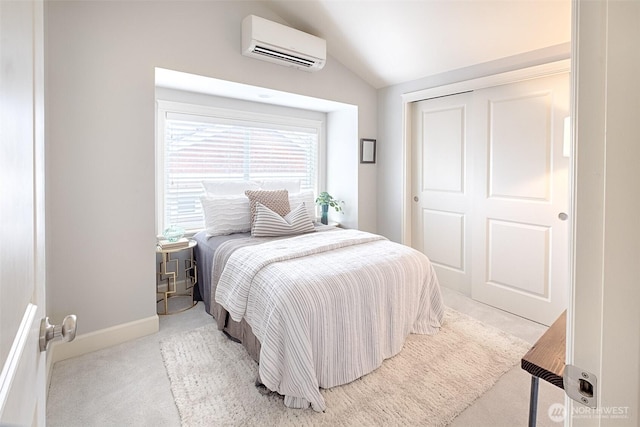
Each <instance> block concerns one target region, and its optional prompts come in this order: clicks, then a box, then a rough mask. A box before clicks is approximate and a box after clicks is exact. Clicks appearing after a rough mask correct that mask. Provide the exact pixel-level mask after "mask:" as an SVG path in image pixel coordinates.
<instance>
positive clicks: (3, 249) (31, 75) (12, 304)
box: [0, 1, 46, 426]
mask: <svg viewBox="0 0 640 427" xmlns="http://www.w3.org/2000/svg"><path fill="white" fill-rule="evenodd" d="M42 32H43V3H42V1H11V2H6V1H0V64H1V66H0V144H1V150H0V190H1V197H0V368H1V371H0V425H20V426H22V425H44V424H45V409H46V408H45V401H46V396H45V393H46V366H45V354H46V353H44V352H41V351H40V348H39V328H40V320H41V319H42V318H43V317H44V315H45V306H44V302H45V293H44V279H45V267H44V265H45V264H44V253H45V249H44V193H43V190H44V140H43V135H44V132H43V130H44V120H43V111H44V102H43V100H44V95H43V94H44V90H43V81H44V79H43V68H42V66H43V61H42V59H43V50H42V45H43V35H42V34H43V33H42Z"/></svg>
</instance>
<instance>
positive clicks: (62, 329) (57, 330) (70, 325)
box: [40, 314, 76, 351]
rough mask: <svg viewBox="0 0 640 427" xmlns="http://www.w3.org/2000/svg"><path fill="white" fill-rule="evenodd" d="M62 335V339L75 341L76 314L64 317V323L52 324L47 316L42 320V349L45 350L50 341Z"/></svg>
mask: <svg viewBox="0 0 640 427" xmlns="http://www.w3.org/2000/svg"><path fill="white" fill-rule="evenodd" d="M57 337H62V341H65V342H68V341H73V339H74V338H75V337H76V315H75V314H70V315H68V316H67V317H65V318H64V320H63V321H62V324H60V325H52V324H51V323H49V318H48V317H45V318H44V319H42V322H40V351H45V350H46V349H47V347H48V346H49V341H51V340H53V339H54V338H57Z"/></svg>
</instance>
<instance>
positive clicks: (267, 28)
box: [242, 15, 327, 71]
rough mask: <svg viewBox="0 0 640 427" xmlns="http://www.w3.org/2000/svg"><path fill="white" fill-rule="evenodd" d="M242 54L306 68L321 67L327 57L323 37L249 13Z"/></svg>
mask: <svg viewBox="0 0 640 427" xmlns="http://www.w3.org/2000/svg"><path fill="white" fill-rule="evenodd" d="M242 54H243V55H245V56H250V57H253V58H258V59H262V60H264V61H269V62H274V63H276V64H280V65H287V66H291V67H296V68H299V69H301V70H305V71H317V70H320V69H322V67H324V64H325V62H326V59H327V43H326V41H324V40H323V39H321V38H319V37H316V36H313V35H311V34H307V33H304V32H302V31H299V30H296V29H294V28H290V27H287V26H285V25H282V24H278V23H277V22H272V21H268V20H266V19H264V18H260V17H259V16H255V15H249V16H247V17H246V18H244V19H243V20H242Z"/></svg>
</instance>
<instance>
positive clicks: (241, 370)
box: [160, 309, 530, 426]
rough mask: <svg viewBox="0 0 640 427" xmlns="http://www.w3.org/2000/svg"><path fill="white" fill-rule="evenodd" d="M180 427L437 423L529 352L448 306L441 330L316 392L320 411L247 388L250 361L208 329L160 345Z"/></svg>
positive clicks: (251, 377) (253, 369)
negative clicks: (321, 405) (296, 406)
mask: <svg viewBox="0 0 640 427" xmlns="http://www.w3.org/2000/svg"><path fill="white" fill-rule="evenodd" d="M160 348H161V352H162V357H163V359H164V363H165V366H166V368H167V373H168V375H169V379H170V381H171V391H172V392H173V396H174V398H175V402H176V405H177V407H178V411H179V413H180V417H181V419H182V425H183V426H199V425H202V426H212V425H215V426H231V425H234V426H235V425H289V424H295V425H332V426H333V425H354V426H363V425H407V424H411V425H422V426H444V425H447V424H448V423H450V422H451V421H452V420H453V419H454V418H455V417H456V416H457V415H458V414H460V413H461V412H462V411H463V410H464V409H465V408H467V407H468V406H469V405H470V404H471V403H472V402H473V401H474V400H475V399H477V398H478V397H479V396H480V395H482V393H484V392H485V391H487V390H488V389H489V388H491V387H492V386H493V385H494V384H495V383H496V381H497V380H498V379H499V378H500V376H502V375H503V374H504V373H505V372H507V371H508V370H509V369H510V368H511V367H513V366H514V365H515V364H516V363H518V362H519V361H520V358H521V357H522V355H524V353H525V352H526V351H527V350H528V349H529V348H530V345H529V344H528V343H526V342H525V341H523V340H520V339H519V338H516V337H513V336H510V335H508V334H506V333H504V332H502V331H499V330H497V329H495V328H492V327H490V326H487V325H484V324H483V323H481V322H478V321H476V320H474V319H472V318H471V317H469V316H466V315H464V314H461V313H458V312H457V311H454V310H451V309H447V311H446V314H445V319H444V325H443V327H442V329H441V331H440V332H439V333H438V334H436V335H433V336H425V335H410V336H409V337H408V339H407V342H406V344H405V346H404V349H403V350H402V351H401V352H400V354H398V355H397V356H395V357H393V358H391V359H388V360H386V361H385V362H384V363H383V365H382V366H381V367H380V368H378V369H377V370H376V371H374V372H372V373H370V374H369V375H366V376H364V377H362V378H361V379H359V380H356V381H354V382H352V383H350V384H346V385H344V386H340V387H335V388H332V389H328V390H323V391H322V393H323V396H324V398H325V401H326V403H327V410H326V411H325V412H324V413H316V412H314V411H313V410H311V409H306V410H295V409H288V408H286V407H285V406H284V404H283V399H282V397H281V396H279V395H278V394H276V393H267V392H266V390H265V389H264V388H262V389H259V388H257V387H256V386H255V385H254V381H255V379H256V376H257V372H258V369H257V364H256V363H255V362H254V361H253V360H252V359H250V358H249V356H248V355H247V354H246V352H245V350H244V348H243V347H242V346H241V345H240V344H237V343H234V342H232V341H230V340H228V339H227V338H226V337H225V336H224V335H223V334H222V333H220V332H219V331H218V330H217V329H216V328H215V326H214V325H213V324H211V325H208V326H205V327H201V328H198V329H195V330H193V331H190V332H187V333H184V334H180V335H176V336H173V337H170V338H167V339H165V340H163V341H162V342H161V343H160Z"/></svg>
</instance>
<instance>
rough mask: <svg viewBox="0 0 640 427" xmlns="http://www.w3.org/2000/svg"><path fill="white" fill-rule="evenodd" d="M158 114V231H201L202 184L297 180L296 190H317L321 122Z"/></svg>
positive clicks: (175, 113)
mask: <svg viewBox="0 0 640 427" xmlns="http://www.w3.org/2000/svg"><path fill="white" fill-rule="evenodd" d="M162 114H163V119H164V120H163V122H164V129H163V133H164V141H163V144H162V145H163V149H162V154H163V156H162V165H161V167H162V179H161V180H159V184H161V185H162V187H163V189H162V192H163V194H162V195H161V200H162V203H161V205H162V206H161V208H162V211H163V218H162V224H161V227H166V226H168V225H169V224H175V225H180V226H181V227H183V228H184V229H185V230H188V231H194V230H198V229H201V228H203V214H202V206H201V204H200V196H201V195H202V194H203V188H202V181H203V180H229V179H236V180H243V179H244V180H255V181H262V180H269V179H271V180H273V179H277V180H285V179H296V180H300V188H301V190H305V189H313V190H315V188H316V185H317V181H318V157H319V156H318V152H319V134H320V129H321V122H315V121H309V120H296V119H292V118H286V119H283V118H281V117H280V118H276V117H274V118H273V120H271V121H269V120H268V119H269V117H268V116H265V115H255V119H253V120H252V119H251V117H250V116H251V115H249V117H248V118H247V117H246V116H247V114H242V115H243V117H242V118H241V119H238V118H229V115H226V117H219V116H212V115H201V114H189V113H181V112H174V111H164V112H162ZM284 122H287V124H284ZM159 166H160V165H159Z"/></svg>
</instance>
